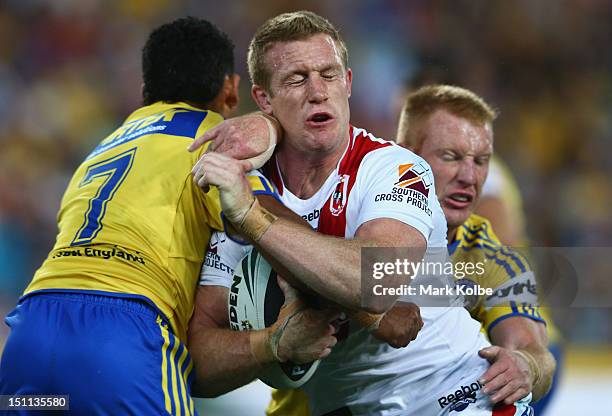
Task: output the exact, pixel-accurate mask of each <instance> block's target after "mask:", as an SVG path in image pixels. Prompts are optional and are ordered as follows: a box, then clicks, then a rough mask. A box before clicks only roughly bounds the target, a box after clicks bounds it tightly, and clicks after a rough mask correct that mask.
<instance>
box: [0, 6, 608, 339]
mask: <svg viewBox="0 0 612 416" xmlns="http://www.w3.org/2000/svg"><path fill="white" fill-rule="evenodd" d="M300 9H309V10H312V11H315V12H317V13H319V14H321V15H323V16H326V17H327V18H329V19H330V20H331V21H332V22H333V23H334V24H335V25H336V26H337V27H338V28H339V29H340V30H341V33H342V35H343V37H344V38H345V40H346V42H347V44H348V49H349V63H350V66H351V67H352V68H353V71H354V72H353V73H354V84H353V96H352V98H351V109H352V121H353V123H354V124H356V125H359V126H363V127H365V128H367V129H368V130H370V131H372V132H375V133H376V134H377V135H378V136H380V137H384V138H389V139H392V138H393V137H394V135H395V129H396V124H397V117H398V112H399V109H400V106H401V98H402V96H403V94H405V92H406V91H407V90H408V89H409V88H410V86H411V85H415V82H417V81H415V79H418V78H419V77H423V76H425V79H433V80H439V81H447V82H453V83H456V84H458V85H461V86H464V87H467V88H469V89H472V90H473V91H475V92H477V93H478V94H480V95H481V96H483V97H484V98H485V99H486V100H487V101H488V102H490V103H491V104H493V106H494V107H495V108H497V109H498V110H499V112H500V116H499V118H498V120H497V121H496V124H495V137H496V138H495V147H496V152H497V153H498V154H499V155H501V157H502V158H503V160H504V161H505V162H506V163H507V164H508V166H509V167H510V169H511V170H512V172H513V173H514V175H515V177H516V179H517V182H518V184H519V185H520V189H521V192H522V195H523V198H524V205H525V206H524V208H525V212H526V216H527V224H528V228H527V232H528V234H529V239H530V242H531V244H533V245H534V246H541V247H542V246H543V247H546V246H581V247H594V246H599V247H611V246H612V215H610V207H612V184H611V180H610V179H611V177H612V175H611V173H612V155H611V154H612V52H611V51H612V48H611V46H610V45H611V43H612V42H611V41H612V2H611V1H609V0H537V1H533V0H514V1H503V0H499V1H498V0H453V1H441V0H429V1H408V0H383V1H376V0H362V1H361V0H360V1H357V0H353V1H350V0H335V1H331V0H321V1H319V0H308V1H295V0H294V1H291V0H269V1H247V0H245V1H232V0H224V1H220V2H219V1H199V0H185V1H178V0H106V1H102V0H2V1H0V126H1V128H0V314H1V315H5V314H6V313H7V312H8V311H9V310H10V309H11V308H12V307H13V306H14V304H15V302H16V299H17V298H18V296H19V295H20V293H21V291H22V290H23V289H24V288H25V286H26V284H27V283H28V281H29V280H30V278H31V276H32V273H33V271H34V270H35V269H36V268H37V267H38V266H39V265H40V263H41V261H42V260H43V258H44V257H45V256H46V253H47V251H48V250H49V249H50V247H51V246H52V244H53V241H54V235H55V231H56V226H55V215H56V213H57V210H58V207H59V202H60V198H61V196H62V193H63V190H64V188H65V186H66V185H67V182H68V179H69V178H70V175H71V174H72V171H73V170H74V168H75V167H76V166H77V165H78V164H79V163H80V161H81V160H82V158H83V157H84V156H85V155H86V154H87V153H88V152H89V151H90V150H91V149H92V148H93V147H94V146H95V144H96V143H97V142H98V141H99V140H100V139H101V138H103V137H104V136H105V135H107V134H108V133H110V132H111V131H112V130H113V129H114V128H115V127H116V126H117V125H118V123H120V122H121V121H122V120H123V119H124V118H125V117H126V116H127V115H128V114H129V113H130V112H131V111H132V110H134V109H135V108H137V107H138V106H140V104H141V96H140V85H141V74H140V52H141V48H142V46H143V44H144V42H145V39H146V36H147V34H148V33H149V32H150V31H151V29H153V28H154V27H156V26H158V25H159V24H161V23H164V22H167V21H169V20H172V19H174V18H176V17H180V16H185V15H194V16H198V17H203V18H206V19H208V20H210V21H212V22H213V23H215V24H216V25H218V26H219V27H220V28H221V29H222V30H224V31H225V32H227V33H228V34H229V35H230V37H231V38H232V39H233V40H234V42H235V44H236V63H237V68H236V69H237V71H238V72H239V73H240V74H241V75H242V85H241V93H242V95H241V98H242V103H241V106H240V110H239V113H243V112H247V111H250V110H253V109H254V108H255V107H254V104H253V103H252V101H251V99H250V96H249V86H250V83H249V81H248V75H247V72H246V65H245V58H246V49H247V45H248V42H249V40H250V38H251V36H252V34H253V33H254V31H255V29H256V28H257V27H258V26H259V25H260V24H261V23H262V22H263V21H264V20H265V19H267V18H269V17H271V16H273V15H276V14H278V13H281V12H285V11H292V10H300ZM428 77H429V78H428ZM603 252H604V253H606V251H605V250H604V251H603ZM607 253H609V254H612V251H610V250H609V249H608V250H607ZM610 258H611V257H607V259H606V260H607V261H608V262H610ZM600 269H601V268H600ZM610 269H612V268H611V267H608V268H604V272H602V273H596V274H595V275H593V276H590V277H591V279H592V280H591V281H590V283H589V284H588V285H587V286H588V287H589V288H590V290H593V293H594V296H595V295H598V296H600V297H601V296H602V295H603V296H604V297H605V296H607V297H608V299H612V276H608V273H609V270H610ZM608 306H612V302H610V304H609V305H608ZM611 311H612V308H609V307H608V308H603V307H600V308H577V309H573V310H572V311H571V315H572V319H559V321H560V322H559V323H560V327H561V329H562V331H563V334H564V336H565V338H566V339H567V340H568V342H569V343H570V344H571V345H590V346H606V345H607V346H610V345H612V329H611V327H612V312H611ZM566 314H567V311H566ZM587 321H588V323H589V324H588V325H581V324H580V323H581V322H587ZM2 332H4V333H6V327H5V326H4V325H2V329H1V330H0V333H2ZM0 345H1V342H0Z"/></svg>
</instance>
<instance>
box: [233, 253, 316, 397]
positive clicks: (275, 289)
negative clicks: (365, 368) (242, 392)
mask: <svg viewBox="0 0 612 416" xmlns="http://www.w3.org/2000/svg"><path fill="white" fill-rule="evenodd" d="M284 302H285V296H284V295H283V291H282V290H281V288H280V286H279V285H278V282H277V281H276V272H275V271H274V269H272V266H270V263H268V262H267V261H266V259H264V258H263V256H262V255H261V254H260V253H259V252H258V251H257V250H256V249H253V250H251V252H250V253H249V254H247V255H246V256H245V257H244V258H243V259H242V260H241V262H240V263H239V264H238V267H236V270H234V276H233V281H232V286H231V288H230V293H229V297H228V312H229V321H230V327H231V328H232V329H233V330H235V331H249V330H252V329H263V328H267V327H269V326H272V324H273V323H274V322H276V319H277V318H278V313H279V311H280V308H281V306H283V303H284ZM319 362H320V360H317V361H313V362H311V363H307V364H296V363H293V362H291V361H287V362H285V363H273V364H270V365H268V366H266V368H265V369H264V370H263V371H262V373H261V375H260V377H259V378H260V380H261V381H263V382H264V383H266V384H267V385H268V386H270V387H274V388H277V389H283V388H291V389H294V388H297V387H300V386H301V385H303V384H304V383H306V382H307V381H308V380H309V379H310V378H311V377H312V375H313V374H314V373H315V371H316V370H317V367H318V366H319Z"/></svg>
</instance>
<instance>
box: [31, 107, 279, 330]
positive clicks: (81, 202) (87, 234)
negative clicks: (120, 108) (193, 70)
mask: <svg viewBox="0 0 612 416" xmlns="http://www.w3.org/2000/svg"><path fill="white" fill-rule="evenodd" d="M222 120H223V118H222V116H221V115H219V114H217V113H214V112H212V111H206V110H201V109H198V108H195V107H192V106H190V105H188V104H185V103H162V102H158V103H155V104H152V105H149V106H146V107H142V108H140V109H138V110H136V111H135V112H134V113H132V114H131V115H130V116H129V117H128V118H127V119H126V121H125V122H124V123H123V125H121V126H120V127H119V128H118V129H117V130H115V131H114V132H113V133H112V134H110V135H109V136H108V137H106V138H105V139H104V140H102V141H101V142H100V143H99V145H98V146H97V147H96V148H95V149H94V150H93V151H92V152H91V153H90V154H89V156H87V158H86V159H85V161H84V162H83V163H82V164H81V165H80V166H79V167H78V168H77V170H76V172H75V174H74V176H73V177H72V180H71V181H70V183H69V185H68V188H67V189H66V192H65V194H64V196H63V199H62V203H61V207H60V211H59V214H58V228H59V232H58V235H57V240H56V242H55V246H54V247H53V249H52V250H51V252H50V253H49V255H48V257H47V259H46V260H45V261H44V263H43V265H42V266H41V267H40V268H39V269H38V271H37V272H36V274H35V276H34V279H33V280H32V282H31V283H30V285H29V286H28V288H27V289H26V291H25V295H28V294H31V293H33V292H37V291H42V290H47V291H50V290H64V291H65V290H78V291H93V292H104V293H112V294H121V295H130V296H135V297H142V298H144V299H145V300H147V301H150V302H152V303H153V304H154V306H156V307H157V309H158V310H159V311H161V313H162V314H163V315H164V316H165V317H166V318H167V319H168V321H169V322H170V324H171V326H172V328H173V329H174V332H175V333H176V334H177V336H179V338H180V339H181V340H183V341H184V340H185V338H186V330H187V325H188V322H189V319H190V317H191V314H192V311H193V306H194V296H195V290H196V286H197V279H198V276H199V271H200V267H201V264H202V261H203V257H204V253H205V250H206V245H207V244H208V240H209V239H210V235H211V232H212V230H213V229H216V230H222V229H223V222H222V218H221V206H220V202H219V196H218V190H217V189H216V188H214V187H213V188H211V190H210V191H209V192H208V193H204V192H202V191H201V190H200V189H199V188H198V186H197V185H196V184H194V183H193V180H192V177H191V169H192V167H193V165H194V164H195V163H196V162H197V160H198V159H199V158H200V156H201V155H202V153H203V152H204V151H205V149H206V146H204V147H203V148H201V149H200V150H199V151H197V152H194V153H189V152H188V151H187V146H188V145H189V144H190V143H191V142H192V141H193V139H194V138H196V137H198V136H199V135H201V134H203V133H204V132H205V131H206V130H208V129H210V128H212V127H214V126H215V125H217V124H219V123H220V122H221V121H222ZM249 180H250V183H251V187H252V188H253V191H254V193H273V191H272V186H271V184H270V183H269V182H267V180H266V179H264V178H263V177H261V176H250V177H249Z"/></svg>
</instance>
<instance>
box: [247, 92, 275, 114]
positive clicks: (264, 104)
mask: <svg viewBox="0 0 612 416" xmlns="http://www.w3.org/2000/svg"><path fill="white" fill-rule="evenodd" d="M251 97H253V100H255V102H256V103H257V107H259V109H260V110H261V111H263V112H264V113H266V114H267V115H269V116H273V115H274V113H273V111H272V104H271V103H270V94H268V93H267V92H266V90H264V89H263V88H262V87H260V86H259V85H257V84H254V85H253V87H251Z"/></svg>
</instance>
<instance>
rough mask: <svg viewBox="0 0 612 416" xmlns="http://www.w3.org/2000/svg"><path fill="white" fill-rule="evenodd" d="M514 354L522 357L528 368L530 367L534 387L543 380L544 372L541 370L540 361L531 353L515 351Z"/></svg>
mask: <svg viewBox="0 0 612 416" xmlns="http://www.w3.org/2000/svg"><path fill="white" fill-rule="evenodd" d="M512 352H513V353H515V354H516V355H518V356H519V357H521V358H522V359H523V360H524V361H525V362H526V363H527V366H528V367H529V370H530V371H531V375H532V377H533V386H536V385H537V384H538V383H539V382H540V380H541V379H542V371H541V370H540V366H539V365H538V361H537V360H536V359H535V357H534V356H533V354H531V353H530V352H529V351H526V350H514V351H512Z"/></svg>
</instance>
